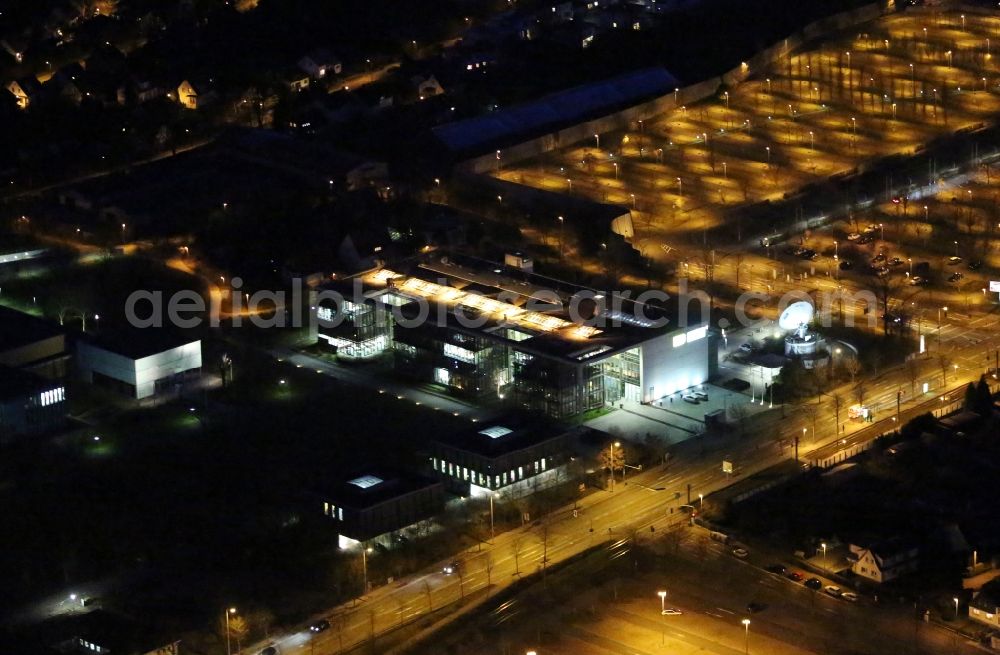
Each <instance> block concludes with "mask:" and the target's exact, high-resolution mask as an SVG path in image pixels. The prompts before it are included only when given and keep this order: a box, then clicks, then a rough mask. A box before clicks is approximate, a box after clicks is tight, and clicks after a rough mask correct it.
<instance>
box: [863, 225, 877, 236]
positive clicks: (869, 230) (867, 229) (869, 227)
mask: <svg viewBox="0 0 1000 655" xmlns="http://www.w3.org/2000/svg"><path fill="white" fill-rule="evenodd" d="M875 232H878V225H876V224H875V223H870V224H868V225H867V226H866V227H865V234H873V233H875Z"/></svg>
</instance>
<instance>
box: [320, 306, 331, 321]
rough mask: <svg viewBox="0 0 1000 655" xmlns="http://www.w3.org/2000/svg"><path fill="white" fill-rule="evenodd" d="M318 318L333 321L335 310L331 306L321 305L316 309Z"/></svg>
mask: <svg viewBox="0 0 1000 655" xmlns="http://www.w3.org/2000/svg"><path fill="white" fill-rule="evenodd" d="M316 318H318V319H319V320H321V321H332V320H333V310H332V309H330V308H329V307H319V308H317V309H316Z"/></svg>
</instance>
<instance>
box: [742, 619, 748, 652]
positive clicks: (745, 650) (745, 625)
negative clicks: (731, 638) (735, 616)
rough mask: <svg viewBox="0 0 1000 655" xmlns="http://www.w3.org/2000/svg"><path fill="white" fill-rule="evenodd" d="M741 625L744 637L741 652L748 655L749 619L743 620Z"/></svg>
mask: <svg viewBox="0 0 1000 655" xmlns="http://www.w3.org/2000/svg"><path fill="white" fill-rule="evenodd" d="M742 623H743V629H744V634H745V635H746V636H745V638H744V642H743V643H744V649H743V652H745V653H746V655H750V619H743V621H742Z"/></svg>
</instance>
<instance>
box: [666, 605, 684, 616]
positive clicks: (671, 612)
mask: <svg viewBox="0 0 1000 655" xmlns="http://www.w3.org/2000/svg"><path fill="white" fill-rule="evenodd" d="M662 613H663V616H680V615H681V614H683V613H684V612H682V611H680V610H679V609H677V608H676V607H666V608H664V609H663V612H662Z"/></svg>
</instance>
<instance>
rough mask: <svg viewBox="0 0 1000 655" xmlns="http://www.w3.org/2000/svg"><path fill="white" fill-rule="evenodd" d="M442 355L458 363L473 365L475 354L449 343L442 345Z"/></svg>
mask: <svg viewBox="0 0 1000 655" xmlns="http://www.w3.org/2000/svg"><path fill="white" fill-rule="evenodd" d="M444 354H445V356H446V357H451V358H453V359H457V360H459V361H460V362H468V363H470V364H471V363H475V361H476V353H474V352H472V351H471V350H467V349H465V348H461V347H459V346H455V345H452V344H450V343H446V344H444Z"/></svg>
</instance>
